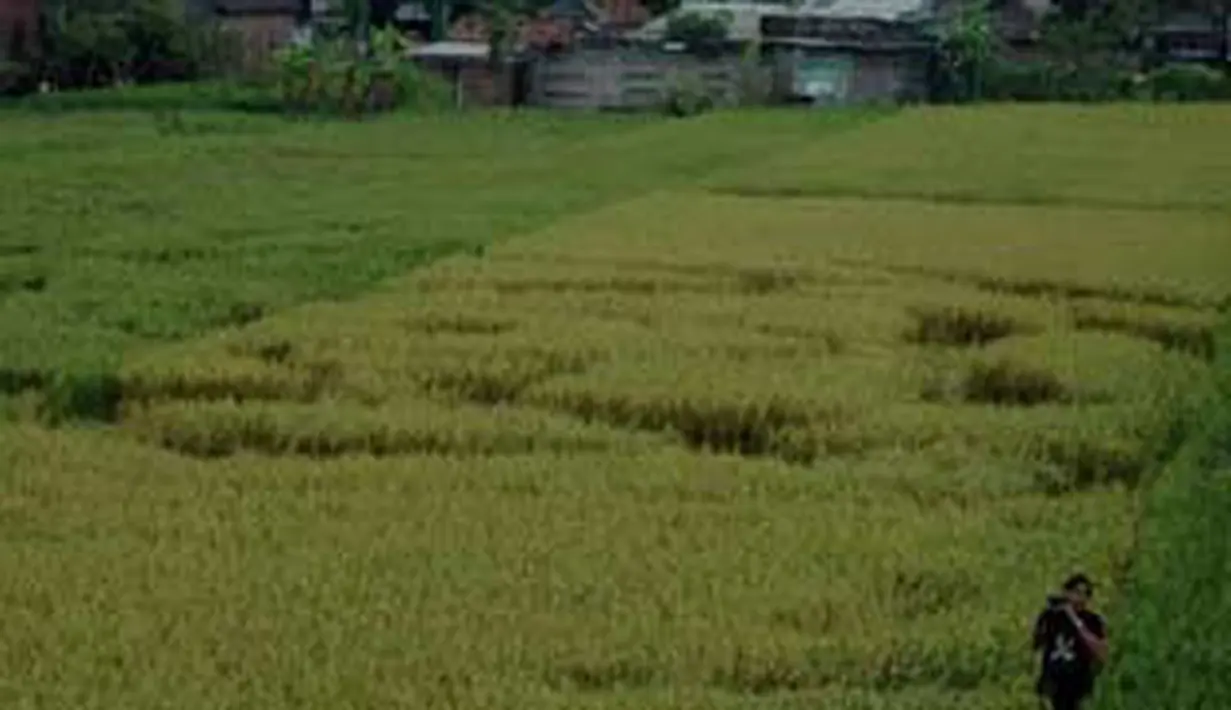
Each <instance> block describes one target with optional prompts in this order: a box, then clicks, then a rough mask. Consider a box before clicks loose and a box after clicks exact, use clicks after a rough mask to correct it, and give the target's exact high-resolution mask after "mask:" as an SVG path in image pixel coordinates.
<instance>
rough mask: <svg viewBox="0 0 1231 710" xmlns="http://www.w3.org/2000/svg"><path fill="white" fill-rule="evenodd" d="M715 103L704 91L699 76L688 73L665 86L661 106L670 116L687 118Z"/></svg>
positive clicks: (701, 112)
mask: <svg viewBox="0 0 1231 710" xmlns="http://www.w3.org/2000/svg"><path fill="white" fill-rule="evenodd" d="M716 103H717V102H715V101H714V97H712V96H710V94H709V92H707V91H706V89H705V84H704V82H702V80H701V79H700V78H699V77H696V76H692V75H688V76H685V77H682V78H680V79H678V80H676V81H674V82H672V84H671V85H670V86H669V87H668V88H667V100H666V102H665V104H664V106H663V108H664V111H665V112H666V113H667V114H668V115H670V116H675V117H677V118H688V117H691V116H698V115H700V114H703V113H705V112H707V111H709V110H711V109H713V108H714V107H715V105H716Z"/></svg>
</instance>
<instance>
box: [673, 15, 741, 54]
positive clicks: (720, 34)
mask: <svg viewBox="0 0 1231 710" xmlns="http://www.w3.org/2000/svg"><path fill="white" fill-rule="evenodd" d="M732 20H733V18H732V16H731V13H729V12H725V11H724V12H719V13H716V14H714V15H710V16H706V15H702V14H700V13H697V12H684V13H680V14H677V15H672V16H671V17H670V18H669V19H668V20H667V31H666V36H665V39H666V40H667V41H670V42H680V43H682V44H683V45H685V46H686V47H688V49H689V51H693V52H697V51H701V52H704V51H707V50H710V49H713V48H716V47H717V46H719V45H721V44H722V43H723V42H725V41H726V40H727V37H728V36H729V35H730V31H731V22H732Z"/></svg>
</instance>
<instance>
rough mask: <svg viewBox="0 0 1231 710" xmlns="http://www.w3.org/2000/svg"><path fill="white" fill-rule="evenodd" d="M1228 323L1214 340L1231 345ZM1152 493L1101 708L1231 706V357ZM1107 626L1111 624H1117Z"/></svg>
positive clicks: (1224, 355) (1222, 362)
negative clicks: (1199, 414)
mask: <svg viewBox="0 0 1231 710" xmlns="http://www.w3.org/2000/svg"><path fill="white" fill-rule="evenodd" d="M1228 336H1231V332H1228V330H1227V329H1224V330H1223V332H1222V334H1221V337H1220V340H1221V341H1222V342H1223V343H1227V342H1228ZM1216 367H1217V377H1218V380H1217V387H1216V388H1215V389H1214V391H1213V392H1212V393H1211V396H1210V398H1209V401H1208V403H1207V404H1206V407H1205V409H1204V415H1203V416H1202V417H1200V418H1199V419H1198V420H1197V421H1195V422H1194V423H1193V425H1192V428H1191V434H1190V437H1189V439H1188V441H1187V443H1186V444H1185V445H1184V446H1183V447H1182V448H1181V449H1180V452H1179V454H1178V455H1177V456H1176V458H1175V459H1174V460H1173V462H1172V463H1171V465H1170V467H1169V468H1168V470H1167V471H1166V472H1165V474H1164V475H1163V477H1162V478H1160V480H1159V481H1158V482H1157V483H1156V484H1155V485H1154V487H1153V488H1152V489H1151V490H1150V491H1149V492H1148V493H1147V494H1146V495H1147V496H1148V498H1147V500H1146V504H1145V509H1144V512H1143V518H1142V521H1141V523H1140V529H1139V531H1138V543H1137V546H1138V549H1137V552H1136V557H1135V560H1134V562H1133V566H1132V568H1131V570H1130V572H1129V578H1128V580H1127V588H1126V594H1125V596H1124V597H1123V600H1124V601H1123V603H1122V604H1121V605H1120V608H1119V609H1118V611H1117V613H1116V617H1118V618H1116V619H1114V620H1113V621H1114V623H1115V626H1120V627H1122V629H1123V630H1122V631H1119V632H1118V633H1117V635H1116V638H1115V641H1114V646H1115V651H1114V652H1115V656H1114V657H1113V659H1112V662H1111V664H1110V667H1109V675H1108V677H1107V678H1105V679H1104V681H1103V688H1102V691H1101V693H1100V697H1099V700H1098V703H1097V706H1096V707H1097V708H1098V709H1099V710H1138V709H1141V710H1145V709H1146V708H1163V707H1165V708H1169V710H1187V709H1189V708H1192V709H1193V710H1196V709H1197V708H1221V707H1231V682H1229V680H1228V679H1231V644H1228V643H1227V640H1228V639H1231V518H1229V517H1228V515H1227V511H1228V510H1231V354H1229V353H1228V350H1226V349H1225V348H1223V349H1222V351H1221V355H1220V357H1219V359H1218V360H1217V361H1216ZM1115 626H1113V629H1114V628H1115Z"/></svg>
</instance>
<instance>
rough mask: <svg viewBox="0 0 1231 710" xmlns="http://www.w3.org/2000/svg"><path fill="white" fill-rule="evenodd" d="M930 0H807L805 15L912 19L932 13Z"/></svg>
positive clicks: (804, 9)
mask: <svg viewBox="0 0 1231 710" xmlns="http://www.w3.org/2000/svg"><path fill="white" fill-rule="evenodd" d="M932 5H933V3H931V2H929V0H805V2H804V4H803V5H802V6H801V7H800V8H799V10H798V12H799V13H800V14H803V15H820V16H822V17H841V18H844V19H852V20H856V19H858V20H885V21H893V20H911V19H915V18H917V17H926V16H927V15H930V14H931V10H932Z"/></svg>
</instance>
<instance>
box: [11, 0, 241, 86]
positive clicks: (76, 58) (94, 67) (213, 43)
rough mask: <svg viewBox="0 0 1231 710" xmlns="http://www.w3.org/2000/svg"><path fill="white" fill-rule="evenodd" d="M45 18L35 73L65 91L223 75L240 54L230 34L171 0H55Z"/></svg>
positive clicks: (48, 8)
mask: <svg viewBox="0 0 1231 710" xmlns="http://www.w3.org/2000/svg"><path fill="white" fill-rule="evenodd" d="M44 17H45V20H46V22H45V31H44V37H43V43H42V44H43V48H44V52H43V54H42V57H41V59H40V60H39V63H38V66H37V67H36V71H37V73H38V74H39V75H40V76H42V77H44V78H46V79H47V80H49V81H51V82H52V83H53V84H55V85H57V86H58V87H60V88H74V87H97V86H106V85H112V84H117V83H126V82H133V81H136V82H148V81H164V80H185V79H192V78H195V77H199V76H202V75H204V74H207V73H218V72H219V71H220V70H221V69H222V68H223V66H224V65H227V64H229V63H230V56H232V55H234V53H235V51H236V44H235V40H234V39H233V38H232V37H231V36H230V35H229V34H228V33H225V32H223V31H221V30H220V29H219V28H218V27H217V26H216V25H214V24H211V23H207V22H188V21H187V20H186V19H185V16H184V13H183V9H182V7H181V6H180V5H179V4H178V3H176V2H174V1H173V0H116V1H115V2H101V1H99V2H94V3H69V2H63V1H62V2H53V3H49V4H48V6H47V7H46V8H45V9H44Z"/></svg>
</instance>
